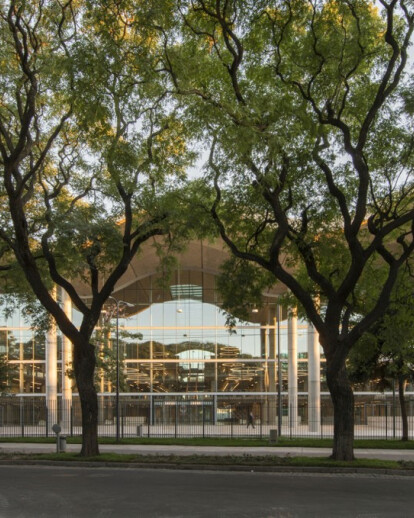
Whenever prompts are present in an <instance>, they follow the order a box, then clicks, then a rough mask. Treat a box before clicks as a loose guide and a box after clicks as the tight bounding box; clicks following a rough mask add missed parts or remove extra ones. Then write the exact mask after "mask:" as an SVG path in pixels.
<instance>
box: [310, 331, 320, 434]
mask: <svg viewBox="0 0 414 518" xmlns="http://www.w3.org/2000/svg"><path fill="white" fill-rule="evenodd" d="M320 360H321V354H320V346H319V335H318V333H317V331H316V329H315V328H314V327H313V325H312V324H311V323H309V324H308V422H309V431H310V432H317V433H320V431H321V369H320Z"/></svg>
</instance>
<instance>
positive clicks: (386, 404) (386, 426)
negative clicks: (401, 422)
mask: <svg viewBox="0 0 414 518" xmlns="http://www.w3.org/2000/svg"><path fill="white" fill-rule="evenodd" d="M385 439H388V403H387V402H385Z"/></svg>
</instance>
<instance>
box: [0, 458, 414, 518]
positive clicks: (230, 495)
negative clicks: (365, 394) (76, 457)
mask: <svg viewBox="0 0 414 518" xmlns="http://www.w3.org/2000/svg"><path fill="white" fill-rule="evenodd" d="M413 516H414V491H413V479H412V477H403V476H383V475H360V474H358V475H357V474H352V475H344V474H343V475H338V474H335V475H327V474H325V475H324V474H309V475H308V474H286V473H285V474H281V473H254V472H248V473H239V472H213V471H207V472H205V471H203V472H201V471H177V470H162V469H156V470H152V469H144V470H141V469H134V468H129V469H128V468H118V469H116V468H78V467H52V466H44V467H43V466H0V517H1V518H26V517H27V518H29V517H30V518H37V517H39V518H42V517H45V518H49V517H53V518H60V517H65V518H66V517H68V518H69V517H76V518H93V517H99V518H100V517H105V518H106V517H117V518H118V517H122V518H128V517H139V518H147V517H150V518H167V517H168V518H170V517H177V518H178V517H192V518H207V517H208V518H210V517H212V518H213V517H214V518H216V517H219V518H232V517H237V518H244V517H255V518H270V517H274V518H302V517H306V518H325V517H326V518H335V517H339V518H411V517H413Z"/></svg>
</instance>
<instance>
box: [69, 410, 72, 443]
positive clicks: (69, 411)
mask: <svg viewBox="0 0 414 518" xmlns="http://www.w3.org/2000/svg"><path fill="white" fill-rule="evenodd" d="M69 412H70V436H71V437H73V402H72V403H71V405H70V408H69Z"/></svg>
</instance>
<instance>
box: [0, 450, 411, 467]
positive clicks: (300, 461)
mask: <svg viewBox="0 0 414 518" xmlns="http://www.w3.org/2000/svg"><path fill="white" fill-rule="evenodd" d="M1 459H5V460H23V461H28V460H29V461H49V462H50V461H52V462H54V461H66V462H98V463H106V464H108V463H116V464H117V465H118V464H120V463H122V464H126V465H128V464H140V465H145V464H147V465H154V464H156V465H165V466H167V465H168V466H178V467H180V466H182V467H184V466H191V465H193V466H211V467H213V466H244V467H250V468H252V469H254V468H260V467H305V468H353V469H354V468H370V469H387V470H397V469H405V470H407V469H408V470H414V462H407V461H390V460H376V459H357V460H354V461H352V462H344V461H333V460H331V459H329V458H326V457H288V456H287V457H286V456H283V457H278V456H273V455H267V456H255V455H225V456H222V455H188V456H187V455H185V456H179V455H138V454H116V453H103V454H101V455H99V456H97V457H81V456H80V455H79V454H73V453H60V454H57V453H54V454H31V455H23V454H9V455H3V456H1Z"/></svg>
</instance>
